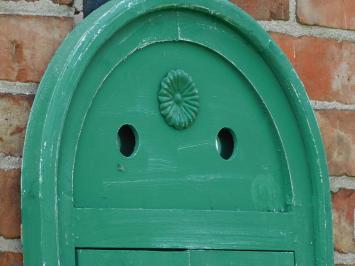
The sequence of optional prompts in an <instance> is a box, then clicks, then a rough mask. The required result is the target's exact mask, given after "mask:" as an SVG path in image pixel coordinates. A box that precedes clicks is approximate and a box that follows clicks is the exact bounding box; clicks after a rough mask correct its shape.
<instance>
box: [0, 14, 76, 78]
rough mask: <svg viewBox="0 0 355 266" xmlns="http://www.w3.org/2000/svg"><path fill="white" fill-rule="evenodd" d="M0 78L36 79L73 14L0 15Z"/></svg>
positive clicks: (67, 28) (71, 20) (70, 21)
mask: <svg viewBox="0 0 355 266" xmlns="http://www.w3.org/2000/svg"><path fill="white" fill-rule="evenodd" d="M0 25H1V27H0V62H1V63H0V79H4V80H10V81H21V82H39V81H40V79H41V77H42V75H43V73H44V71H45V69H46V67H47V65H48V62H49V60H50V59H51V57H52V55H53V53H54V52H55V50H56V49H57V47H58V46H59V44H60V43H61V41H62V40H63V38H64V37H65V36H66V35H67V33H68V32H69V31H70V30H71V29H72V27H73V19H72V18H59V17H41V16H20V15H0Z"/></svg>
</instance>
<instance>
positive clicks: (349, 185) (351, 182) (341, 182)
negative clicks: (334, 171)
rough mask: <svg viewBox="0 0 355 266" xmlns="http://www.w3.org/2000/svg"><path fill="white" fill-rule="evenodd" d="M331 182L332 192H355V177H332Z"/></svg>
mask: <svg viewBox="0 0 355 266" xmlns="http://www.w3.org/2000/svg"><path fill="white" fill-rule="evenodd" d="M329 181H330V191H332V192H338V191H339V190H340V189H353V190H355V177H349V176H331V177H330V180H329Z"/></svg>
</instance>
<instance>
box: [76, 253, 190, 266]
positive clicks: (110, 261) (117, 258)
mask: <svg viewBox="0 0 355 266" xmlns="http://www.w3.org/2000/svg"><path fill="white" fill-rule="evenodd" d="M188 262H189V257H188V253H187V252H180V251H170V252H168V251H167V252H159V251H131V250H78V251H77V266H113V265H115V266H153V265H154V266H184V265H186V266H187V265H189V264H188Z"/></svg>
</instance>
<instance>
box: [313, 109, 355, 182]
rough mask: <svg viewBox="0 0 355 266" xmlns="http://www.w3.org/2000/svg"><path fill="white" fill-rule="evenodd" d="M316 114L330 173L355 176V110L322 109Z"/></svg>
mask: <svg viewBox="0 0 355 266" xmlns="http://www.w3.org/2000/svg"><path fill="white" fill-rule="evenodd" d="M316 114H317V118H318V123H319V125H320V128H321V131H322V135H323V142H324V145H325V149H326V153H327V157H328V166H329V173H330V175H334V176H341V175H347V176H355V126H354V125H355V111H354V112H351V111H338V110H322V111H317V112H316ZM354 182H355V179H354Z"/></svg>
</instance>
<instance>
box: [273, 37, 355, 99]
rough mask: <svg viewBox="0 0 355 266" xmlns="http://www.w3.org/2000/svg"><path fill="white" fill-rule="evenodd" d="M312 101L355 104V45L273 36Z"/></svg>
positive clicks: (313, 38)
mask: <svg viewBox="0 0 355 266" xmlns="http://www.w3.org/2000/svg"><path fill="white" fill-rule="evenodd" d="M272 37H273V38H274V39H275V40H276V42H277V43H278V44H279V45H280V47H281V48H282V49H283V51H284V52H285V53H286V55H287V56H288V58H289V59H290V61H291V63H292V64H293V65H294V67H295V68H296V71H297V73H298V74H299V75H300V77H301V79H302V81H303V82H304V84H305V87H306V89H307V92H308V95H309V96H310V98H311V99H313V100H320V101H338V102H341V103H345V104H354V103H355V60H354V54H355V43H351V42H346V41H342V42H338V41H335V40H328V39H321V38H315V37H299V38H296V37H292V36H289V35H285V34H278V33H272Z"/></svg>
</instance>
